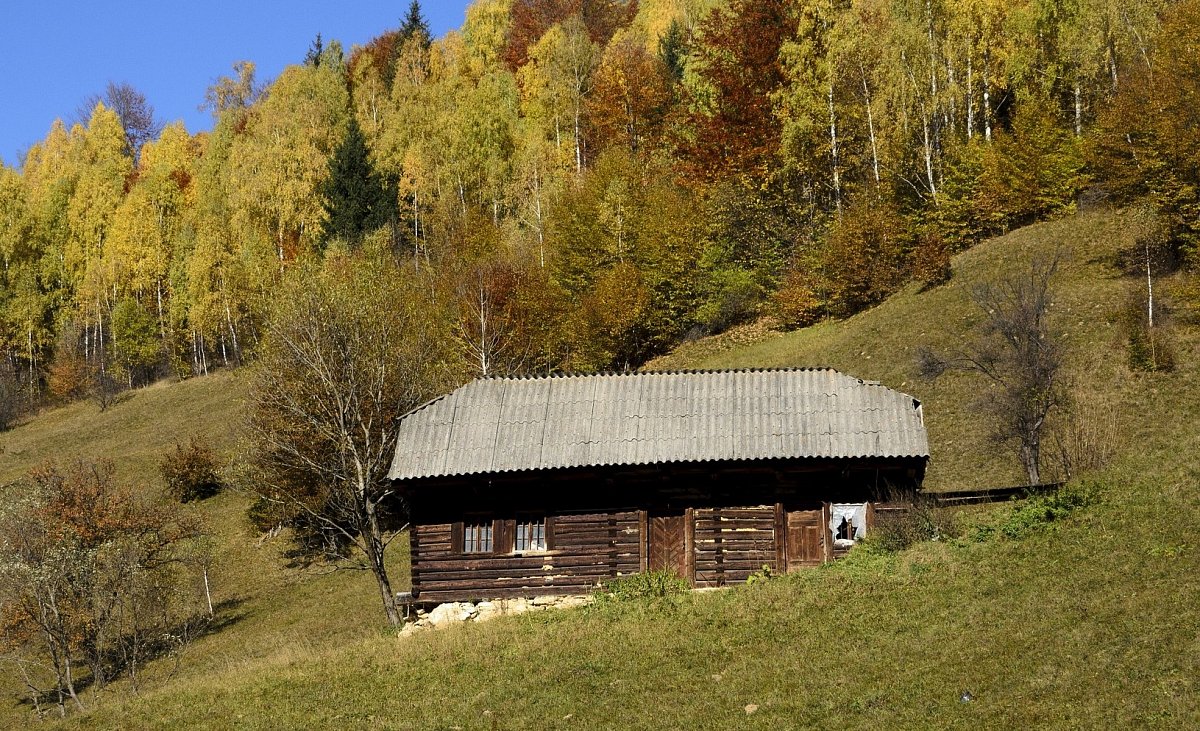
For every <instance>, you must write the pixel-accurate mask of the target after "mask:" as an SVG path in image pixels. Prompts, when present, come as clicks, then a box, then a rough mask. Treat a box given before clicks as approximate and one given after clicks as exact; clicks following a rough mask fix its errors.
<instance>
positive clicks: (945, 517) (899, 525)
mask: <svg viewBox="0 0 1200 731" xmlns="http://www.w3.org/2000/svg"><path fill="white" fill-rule="evenodd" d="M957 535H958V527H957V526H956V524H955V521H954V515H953V513H951V512H950V511H949V510H947V509H946V508H941V507H938V505H937V504H936V503H935V502H934V501H933V500H931V499H929V498H916V499H914V500H913V501H912V502H911V503H910V504H909V506H908V508H907V509H906V510H887V511H883V510H881V511H877V512H876V513H875V526H874V527H873V528H872V529H871V532H870V533H868V534H867V537H866V543H867V545H868V546H870V547H871V548H874V549H878V550H881V551H886V552H896V551H903V550H904V549H906V548H908V547H910V546H913V545H915V544H917V543H922V542H924V541H937V540H941V539H943V538H953V537H955V536H957Z"/></svg>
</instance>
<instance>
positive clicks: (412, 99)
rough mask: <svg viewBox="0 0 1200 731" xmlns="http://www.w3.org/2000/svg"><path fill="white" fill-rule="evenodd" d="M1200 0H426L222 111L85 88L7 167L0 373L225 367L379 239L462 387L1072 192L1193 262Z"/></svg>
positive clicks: (750, 303)
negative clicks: (335, 266)
mask: <svg viewBox="0 0 1200 731" xmlns="http://www.w3.org/2000/svg"><path fill="white" fill-rule="evenodd" d="M1198 8H1200V2H1197V0H1188V1H1187V2H1178V3H1176V2H1168V1H1167V0H1132V1H1130V2H1120V3H1117V2H1110V1H1109V0H1025V1H1023V2H995V1H994V0H961V1H959V2H949V1H948V0H848V1H846V0H839V1H836V2H833V1H830V0H805V1H804V2H790V1H787V0H728V1H727V2H722V1H720V0H643V1H642V2H636V1H635V0H476V2H474V3H473V4H472V5H471V6H470V7H469V8H468V11H467V17H466V22H465V24H464V25H463V27H462V28H461V29H460V30H458V31H456V32H451V33H449V34H447V35H446V36H444V37H442V38H438V39H433V38H431V36H430V33H429V30H428V26H427V25H426V24H425V23H424V20H423V18H422V17H421V14H420V8H419V5H417V4H416V3H414V4H413V7H412V8H411V9H410V10H409V12H408V14H407V15H406V16H405V17H404V18H402V19H398V21H399V24H398V25H397V27H396V28H394V29H391V30H383V31H382V32H381V33H380V35H379V36H378V37H377V38H375V39H374V40H372V41H371V42H370V43H368V44H366V45H364V46H362V47H355V48H352V49H349V50H346V49H344V48H342V46H341V45H340V44H339V43H337V42H336V41H332V42H322V40H321V39H320V38H319V37H318V39H317V40H316V41H315V42H314V44H313V46H312V47H310V48H308V49H302V48H298V49H297V53H296V57H297V61H298V62H297V64H296V65H293V66H290V67H288V68H287V69H285V70H284V71H283V72H282V73H281V74H280V75H279V77H278V78H276V79H274V80H271V81H270V82H269V83H264V82H263V81H261V80H259V79H258V78H257V77H256V76H255V67H254V64H253V63H252V62H250V61H244V62H239V63H238V64H235V66H234V68H233V69H232V71H231V74H230V75H229V76H228V77H223V78H221V79H218V80H216V81H215V82H214V83H213V86H212V87H211V89H210V90H209V92H208V94H207V95H206V100H205V102H206V104H207V106H208V108H209V109H211V111H212V113H213V119H214V125H213V128H212V130H211V131H206V132H200V133H196V134H192V133H189V132H188V131H187V130H186V129H184V127H183V126H182V125H181V124H178V123H176V124H169V125H166V126H161V127H160V126H156V125H155V124H149V123H142V122H144V121H145V120H142V122H138V119H137V115H131V114H128V113H123V112H121V110H114V109H113V108H111V103H110V102H109V101H106V99H107V98H108V97H103V98H101V97H98V98H97V99H98V100H97V101H96V103H95V104H94V106H92V108H91V109H90V111H89V112H88V114H87V118H86V121H85V122H81V123H76V124H73V125H72V126H70V127H68V126H67V125H65V124H64V123H62V122H58V121H56V122H55V123H54V124H53V125H52V126H51V128H50V131H49V132H48V134H47V135H46V137H45V138H44V139H43V140H41V141H40V142H39V143H37V144H36V145H34V146H33V147H32V148H31V149H30V150H29V152H28V154H27V155H26V157H25V159H24V160H23V161H22V162H21V164H20V165H19V166H18V167H3V168H0V355H2V360H0V382H2V383H0V392H4V393H10V392H11V393H19V394H20V395H21V398H22V400H23V403H27V404H34V403H38V402H40V401H42V400H44V399H45V398H47V397H63V398H70V397H76V396H79V395H81V394H85V393H94V392H96V391H97V389H99V390H100V391H105V390H106V389H107V388H110V387H120V386H122V385H124V386H135V385H137V384H139V383H144V382H148V381H149V380H152V379H154V378H157V377H160V376H163V375H167V374H174V375H176V376H179V377H187V376H190V375H193V374H202V373H206V372H207V371H208V370H209V369H211V368H213V367H215V366H226V365H228V366H233V365H237V364H240V363H242V362H244V361H245V360H246V359H247V358H248V357H251V356H252V355H253V352H254V350H255V348H256V347H257V346H258V344H259V343H260V342H261V340H262V339H263V336H264V327H265V323H267V322H268V321H269V317H270V311H271V308H272V303H273V302H274V301H275V300H276V298H277V297H279V296H282V295H283V294H284V293H286V292H287V291H288V290H287V289H285V288H283V286H282V284H283V283H284V282H285V281H287V280H288V278H289V274H290V273H291V272H293V271H300V270H303V269H304V266H305V265H306V262H308V263H310V262H313V261H317V260H319V259H321V258H323V257H325V256H327V252H330V251H344V250H346V249H351V250H353V249H356V248H358V247H360V246H362V242H363V241H364V240H365V239H369V240H370V241H372V242H379V241H381V240H382V241H384V242H385V248H386V250H388V251H390V252H391V253H390V255H391V256H392V257H394V258H395V260H396V262H397V264H398V265H399V266H402V267H404V268H405V269H407V270H408V271H409V272H410V274H411V276H412V277H413V278H414V279H415V280H417V281H420V282H421V285H420V286H421V287H423V288H424V291H425V292H427V293H429V296H430V297H432V298H433V299H434V301H436V303H437V306H434V307H429V308H427V309H428V312H427V315H426V316H427V317H430V318H439V319H440V320H441V322H440V324H439V325H438V328H439V329H443V330H444V331H445V332H448V333H453V340H454V343H455V347H456V351H455V352H456V353H457V356H456V360H455V361H454V362H455V363H456V365H455V366H454V367H455V368H456V369H457V373H458V376H459V377H467V376H471V375H490V374H510V373H526V372H548V371H555V370H595V369H622V368H631V367H636V366H638V365H640V364H641V363H643V362H644V361H645V360H647V359H649V358H651V357H653V356H654V355H656V354H658V353H661V352H663V351H664V350H666V349H668V348H670V347H671V346H672V345H673V344H674V343H677V342H678V341H679V340H680V339H682V338H685V337H689V336H692V335H695V334H702V333H707V332H714V331H718V330H721V329H723V328H726V327H729V326H730V325H733V324H735V323H738V322H740V321H744V320H747V319H750V318H754V317H758V316H761V315H772V316H773V317H774V318H775V319H776V321H777V322H779V323H781V324H783V325H785V326H798V325H805V324H809V323H812V322H814V321H816V320H819V319H822V318H827V317H843V316H847V315H850V314H853V313H854V312H856V311H858V310H861V309H862V308H865V307H869V306H871V305H872V304H874V303H877V302H879V301H880V300H882V299H883V298H884V297H886V296H887V295H889V294H890V293H892V292H893V291H895V290H896V289H897V288H898V287H900V286H902V285H904V284H905V283H906V282H907V281H910V280H912V279H918V280H921V281H924V282H927V283H937V282H940V281H943V280H944V279H945V278H946V277H947V276H948V272H949V257H950V255H952V254H953V253H955V252H957V251H960V250H962V249H964V248H966V247H969V246H971V245H972V244H973V243H975V242H977V241H979V240H980V239H981V238H983V237H987V236H991V235H995V234H998V233H1001V232H1003V231H1005V230H1008V229H1010V228H1013V227H1015V226H1019V225H1024V224H1026V223H1029V222H1032V221H1035V220H1039V219H1042V218H1046V217H1052V216H1057V215H1063V214H1066V213H1070V212H1071V211H1073V210H1074V208H1075V206H1076V205H1077V201H1078V200H1079V198H1080V195H1081V193H1082V192H1083V191H1084V190H1090V191H1096V192H1097V194H1098V195H1107V196H1109V197H1110V198H1112V199H1113V200H1116V201H1118V202H1119V201H1124V200H1132V199H1135V198H1142V197H1149V199H1150V200H1151V201H1152V202H1153V203H1154V204H1155V205H1156V207H1157V208H1158V209H1159V210H1160V211H1161V212H1162V213H1163V221H1164V222H1165V224H1164V225H1165V226H1167V228H1168V229H1169V230H1168V232H1167V234H1166V235H1167V237H1168V238H1169V239H1170V240H1171V241H1172V242H1174V244H1173V245H1174V246H1175V250H1176V253H1177V254H1178V257H1177V258H1178V260H1179V261H1180V262H1182V263H1183V264H1184V265H1188V264H1194V263H1195V262H1194V258H1193V252H1194V251H1195V241H1196V231H1197V230H1198V229H1200V225H1198V224H1197V223H1196V220H1197V219H1196V211H1197V210H1198V208H1197V205H1198V204H1197V202H1196V193H1195V191H1196V190H1197V182H1200V181H1198V179H1200V169H1198V167H1197V164H1196V162H1197V159H1196V153H1195V150H1196V145H1195V144H1192V143H1193V142H1194V139H1193V138H1194V137H1195V135H1196V130H1197V129H1200V124H1197V123H1196V120H1195V116H1196V109H1195V104H1194V103H1192V102H1194V98H1195V95H1196V87H1197V83H1198V78H1200V73H1198V72H1197V69H1196V67H1195V63H1196V62H1195V59H1196V58H1197V57H1198V55H1197V54H1196V53H1195V49H1196V46H1197V43H1198V41H1200V22H1197V19H1198V15H1200V11H1198ZM129 93H130V94H134V95H136V94H137V92H136V90H132V89H131V90H129ZM109 97H112V94H110V95H109ZM138 98H140V99H141V100H142V102H143V104H144V106H148V105H146V104H145V101H146V100H145V99H144V97H138ZM1189 99H1190V100H1192V101H1191V102H1189V101H1188V100H1189ZM151 112H152V110H151ZM372 245H373V246H374V245H375V244H372ZM106 384H107V385H106ZM5 389H7V390H5Z"/></svg>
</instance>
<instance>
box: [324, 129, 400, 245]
mask: <svg viewBox="0 0 1200 731" xmlns="http://www.w3.org/2000/svg"><path fill="white" fill-rule="evenodd" d="M322 193H324V196H325V201H324V205H325V212H326V214H327V215H328V217H329V220H328V223H327V224H326V226H325V239H326V241H328V240H329V239H332V238H343V239H346V240H347V241H349V242H351V243H357V242H358V241H359V240H360V239H361V238H362V236H363V235H364V234H366V233H368V232H370V231H373V230H375V229H377V228H379V227H380V226H383V225H385V224H387V223H389V222H390V221H392V220H393V218H394V216H395V209H396V203H395V200H396V199H395V196H394V195H393V193H392V191H391V190H390V186H388V185H387V183H386V182H385V181H384V180H383V178H382V176H380V175H379V173H377V172H376V171H375V167H374V165H372V163H371V158H370V153H369V152H368V150H367V140H366V137H364V136H363V133H362V129H360V128H359V126H358V122H357V120H355V118H354V117H353V116H351V117H350V123H349V127H348V129H347V130H346V136H345V138H343V139H342V143H341V144H340V145H338V147H337V149H336V150H334V152H333V156H332V157H331V158H330V160H329V177H328V178H327V179H326V180H325V184H324V185H323V187H322Z"/></svg>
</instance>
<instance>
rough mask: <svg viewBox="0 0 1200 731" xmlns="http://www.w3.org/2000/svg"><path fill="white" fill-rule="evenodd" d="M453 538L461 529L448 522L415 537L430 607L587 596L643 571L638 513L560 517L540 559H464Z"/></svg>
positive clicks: (423, 595)
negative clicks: (602, 585) (607, 582)
mask: <svg viewBox="0 0 1200 731" xmlns="http://www.w3.org/2000/svg"><path fill="white" fill-rule="evenodd" d="M453 532H454V524H452V523H440V524H435V525H419V526H417V527H416V528H415V529H414V530H413V531H412V532H411V534H410V541H411V557H412V576H413V588H414V589H415V590H417V591H418V592H419V595H418V600H419V601H420V602H422V603H425V602H442V601H461V600H468V599H471V600H474V599H500V598H507V597H518V596H525V597H529V596H543V595H554V594H587V593H589V592H590V591H592V590H593V589H594V588H595V587H596V586H597V585H598V584H599V583H601V582H602V581H604V580H605V579H610V578H615V577H617V576H622V575H628V574H635V573H637V572H638V571H640V570H641V567H642V554H641V551H642V540H641V536H642V529H641V515H640V513H639V512H638V511H622V512H612V513H590V514H586V515H562V516H555V517H554V519H553V534H554V535H553V543H552V544H551V545H552V546H553V548H552V550H549V551H544V552H536V553H527V554H516V553H500V554H476V553H456V552H455V551H454V550H453V548H454V540H453V538H454V536H453Z"/></svg>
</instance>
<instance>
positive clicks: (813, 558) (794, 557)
mask: <svg viewBox="0 0 1200 731" xmlns="http://www.w3.org/2000/svg"><path fill="white" fill-rule="evenodd" d="M823 518H824V511H821V510H794V511H792V512H790V513H788V514H787V565H788V570H789V571H790V570H792V569H794V568H799V567H802V566H816V565H818V564H821V563H823V562H824V561H825V533H826V530H825V521H824V520H823Z"/></svg>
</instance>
